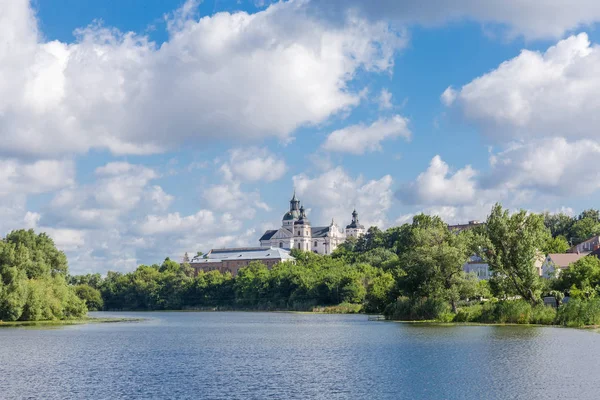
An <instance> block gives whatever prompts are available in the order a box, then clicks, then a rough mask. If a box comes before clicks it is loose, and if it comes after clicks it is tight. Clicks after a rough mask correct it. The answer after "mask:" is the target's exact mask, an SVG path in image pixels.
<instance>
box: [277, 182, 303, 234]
mask: <svg viewBox="0 0 600 400" xmlns="http://www.w3.org/2000/svg"><path fill="white" fill-rule="evenodd" d="M298 218H300V200H298V199H297V198H296V191H295V190H294V195H293V196H292V199H291V200H290V211H288V212H286V213H285V214H284V215H283V219H282V221H281V226H283V227H284V228H287V229H289V230H290V231H291V230H292V229H293V228H294V222H295V221H296V220H297V219H298Z"/></svg>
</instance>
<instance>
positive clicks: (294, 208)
mask: <svg viewBox="0 0 600 400" xmlns="http://www.w3.org/2000/svg"><path fill="white" fill-rule="evenodd" d="M299 205H300V200H298V199H297V198H296V189H295V188H294V195H293V196H292V199H291V200H290V211H298V206H299Z"/></svg>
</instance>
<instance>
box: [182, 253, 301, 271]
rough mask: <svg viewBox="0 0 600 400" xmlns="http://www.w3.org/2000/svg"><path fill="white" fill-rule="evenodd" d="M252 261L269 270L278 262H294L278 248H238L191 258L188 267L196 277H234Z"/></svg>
mask: <svg viewBox="0 0 600 400" xmlns="http://www.w3.org/2000/svg"><path fill="white" fill-rule="evenodd" d="M252 261H260V262H262V263H263V264H264V265H266V266H267V268H268V269H271V268H272V267H273V266H274V265H275V264H278V263H280V262H294V261H295V258H294V257H292V256H291V255H290V252H289V251H288V250H285V249H280V248H265V247H240V248H235V249H213V250H211V251H209V252H208V253H206V254H204V255H200V256H196V257H194V258H192V260H191V261H190V267H192V268H193V269H194V270H195V272H196V275H197V274H198V272H200V271H204V272H210V271H219V272H221V273H222V274H224V273H227V272H229V273H231V274H232V275H233V276H236V275H237V273H238V271H239V270H240V268H244V267H247V266H248V264H250V263H251V262H252Z"/></svg>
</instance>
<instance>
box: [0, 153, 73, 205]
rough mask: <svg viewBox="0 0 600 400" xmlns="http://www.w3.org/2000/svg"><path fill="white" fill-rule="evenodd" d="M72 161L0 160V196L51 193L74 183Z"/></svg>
mask: <svg viewBox="0 0 600 400" xmlns="http://www.w3.org/2000/svg"><path fill="white" fill-rule="evenodd" d="M74 178H75V165H74V163H73V162H72V161H59V160H40V161H35V162H32V163H28V162H22V161H19V160H16V159H0V196H7V195H15V194H17V193H20V194H39V193H46V192H51V191H54V190H57V189H60V188H63V187H67V186H70V185H72V184H73V183H74Z"/></svg>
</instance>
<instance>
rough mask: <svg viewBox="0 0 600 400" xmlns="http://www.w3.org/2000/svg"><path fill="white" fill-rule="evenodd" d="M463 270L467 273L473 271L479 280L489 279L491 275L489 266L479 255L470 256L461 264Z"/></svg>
mask: <svg viewBox="0 0 600 400" xmlns="http://www.w3.org/2000/svg"><path fill="white" fill-rule="evenodd" d="M463 271H465V272H466V273H467V274H469V273H474V274H475V275H477V278H479V280H484V279H490V278H491V277H492V272H491V271H490V266H489V265H488V264H487V263H486V262H484V261H483V260H482V259H481V257H479V256H471V257H470V258H469V261H467V262H466V263H465V264H464V265H463Z"/></svg>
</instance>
